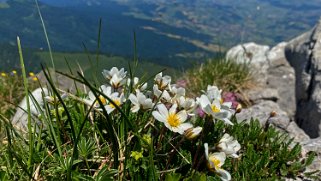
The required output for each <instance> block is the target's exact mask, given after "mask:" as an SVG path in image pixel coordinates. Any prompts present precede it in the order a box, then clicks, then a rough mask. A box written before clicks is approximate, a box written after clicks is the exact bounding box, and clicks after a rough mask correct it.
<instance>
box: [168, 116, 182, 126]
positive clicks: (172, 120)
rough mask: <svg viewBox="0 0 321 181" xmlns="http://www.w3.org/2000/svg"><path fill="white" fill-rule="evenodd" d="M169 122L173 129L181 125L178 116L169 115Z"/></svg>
mask: <svg viewBox="0 0 321 181" xmlns="http://www.w3.org/2000/svg"><path fill="white" fill-rule="evenodd" d="M167 122H168V124H169V125H170V126H171V127H177V126H179V125H180V124H181V121H180V120H179V118H178V116H177V114H175V113H174V114H173V113H171V114H169V115H168V117H167Z"/></svg>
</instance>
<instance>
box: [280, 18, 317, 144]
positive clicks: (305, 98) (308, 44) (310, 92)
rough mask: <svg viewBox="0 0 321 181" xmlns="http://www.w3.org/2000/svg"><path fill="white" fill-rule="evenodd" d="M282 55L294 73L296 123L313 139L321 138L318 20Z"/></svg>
mask: <svg viewBox="0 0 321 181" xmlns="http://www.w3.org/2000/svg"><path fill="white" fill-rule="evenodd" d="M285 55H286V59H287V60H288V62H289V63H290V65H291V66H292V67H293V68H294V70H295V77H296V86H295V91H296V94H295V96H296V105H297V112H296V115H295V118H296V121H297V123H298V124H299V126H300V127H301V128H303V129H304V130H305V131H306V133H307V134H308V135H310V136H311V137H312V138H316V137H318V136H320V134H321V19H320V21H319V23H318V24H317V25H316V26H315V27H314V28H313V29H312V30H311V31H309V32H307V33H304V34H303V35H301V36H299V37H297V38H295V39H293V40H292V41H290V42H289V43H288V45H287V46H286V48H285Z"/></svg>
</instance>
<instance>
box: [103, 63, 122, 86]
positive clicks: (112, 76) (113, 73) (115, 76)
mask: <svg viewBox="0 0 321 181" xmlns="http://www.w3.org/2000/svg"><path fill="white" fill-rule="evenodd" d="M102 73H103V76H104V77H105V78H106V79H107V80H109V84H110V85H111V86H113V87H114V88H115V89H117V88H119V87H120V86H122V85H124V84H125V83H126V80H125V77H126V74H127V72H125V70H124V68H121V69H120V70H118V68H117V67H113V68H111V69H110V70H103V72H102Z"/></svg>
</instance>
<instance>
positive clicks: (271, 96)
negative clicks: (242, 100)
mask: <svg viewBox="0 0 321 181" xmlns="http://www.w3.org/2000/svg"><path fill="white" fill-rule="evenodd" d="M247 96H248V99H249V100H250V101H251V102H252V103H254V104H257V103H259V102H261V101H266V100H271V101H274V102H276V101H277V100H278V99H279V94H278V90H276V89H271V88H257V89H253V90H249V91H248V92H247Z"/></svg>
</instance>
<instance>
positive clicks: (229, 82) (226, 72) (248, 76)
mask: <svg viewBox="0 0 321 181" xmlns="http://www.w3.org/2000/svg"><path fill="white" fill-rule="evenodd" d="M183 79H184V80H186V82H187V89H188V90H189V91H190V92H192V93H193V94H198V93H199V92H200V91H201V90H206V87H207V85H216V86H218V87H220V88H221V89H222V90H223V91H227V92H242V91H243V90H245V89H248V88H251V87H253V86H254V84H253V78H252V72H251V69H250V67H249V66H248V64H239V63H236V62H235V61H233V60H226V59H222V58H221V59H209V60H208V61H207V62H206V63H203V64H201V65H200V66H199V67H196V68H194V69H191V70H188V71H187V72H186V73H185V75H184V76H183Z"/></svg>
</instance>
